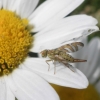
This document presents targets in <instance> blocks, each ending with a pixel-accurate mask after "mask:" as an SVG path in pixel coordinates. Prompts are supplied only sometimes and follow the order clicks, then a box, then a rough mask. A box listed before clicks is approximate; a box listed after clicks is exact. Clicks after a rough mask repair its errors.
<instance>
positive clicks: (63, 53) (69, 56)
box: [59, 52, 74, 62]
mask: <svg viewBox="0 0 100 100" xmlns="http://www.w3.org/2000/svg"><path fill="white" fill-rule="evenodd" d="M59 56H61V57H62V58H63V59H64V60H66V61H68V62H73V61H74V58H73V57H72V56H71V55H69V54H67V53H65V52H59Z"/></svg>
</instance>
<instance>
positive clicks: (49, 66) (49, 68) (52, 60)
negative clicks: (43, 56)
mask: <svg viewBox="0 0 100 100" xmlns="http://www.w3.org/2000/svg"><path fill="white" fill-rule="evenodd" d="M49 61H53V60H46V63H47V64H48V65H49V66H48V71H49V70H50V64H49V63H48V62H49Z"/></svg>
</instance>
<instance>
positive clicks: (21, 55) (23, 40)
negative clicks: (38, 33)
mask: <svg viewBox="0 0 100 100" xmlns="http://www.w3.org/2000/svg"><path fill="white" fill-rule="evenodd" d="M28 27H29V25H28V20H27V19H21V18H20V17H19V16H17V15H16V14H15V13H14V12H11V11H8V10H4V9H2V10H0V76H2V75H5V74H6V75H8V74H9V73H10V72H12V71H13V70H14V69H15V68H17V67H18V65H19V64H20V63H22V62H23V61H24V59H25V58H26V57H27V54H28V52H29V49H30V47H31V44H32V41H33V37H32V36H31V34H30V30H29V29H28Z"/></svg>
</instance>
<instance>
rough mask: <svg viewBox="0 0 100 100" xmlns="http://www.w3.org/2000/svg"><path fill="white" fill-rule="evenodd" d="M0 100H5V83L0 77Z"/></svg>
mask: <svg viewBox="0 0 100 100" xmlns="http://www.w3.org/2000/svg"><path fill="white" fill-rule="evenodd" d="M0 100H6V83H5V80H4V78H3V77H0Z"/></svg>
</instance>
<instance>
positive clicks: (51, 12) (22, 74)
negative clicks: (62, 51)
mask: <svg viewBox="0 0 100 100" xmlns="http://www.w3.org/2000/svg"><path fill="white" fill-rule="evenodd" d="M38 1H39V0H0V9H1V10H0V100H15V97H16V98H18V100H59V97H58V95H57V94H56V92H55V91H54V89H53V88H52V87H51V86H50V85H49V83H48V82H50V83H54V84H58V85H62V86H66V87H73V88H79V89H82V88H86V87H87V86H88V80H87V78H86V77H85V76H84V75H83V74H82V72H80V71H79V70H78V69H76V72H75V73H74V72H72V71H70V69H68V68H65V67H64V66H62V65H61V66H59V67H57V68H56V74H55V75H54V65H53V64H52V63H51V64H50V71H49V72H48V70H47V69H48V65H47V64H46V63H45V59H41V58H29V57H27V54H28V52H29V51H32V52H38V53H39V52H40V51H41V50H43V49H52V48H56V47H59V46H61V45H64V44H66V43H68V42H69V41H71V42H72V41H75V40H78V39H79V38H81V37H84V36H87V35H89V34H91V33H92V32H95V31H97V30H98V27H97V26H96V24H97V20H96V19H94V18H92V17H90V16H87V15H73V16H70V17H65V16H66V15H68V14H69V13H70V12H72V11H73V10H74V9H75V8H76V7H78V6H79V5H80V4H81V3H82V2H83V0H47V1H45V2H44V3H43V4H41V5H40V6H39V7H38V8H36V6H37V4H38ZM35 8H36V9H35ZM64 17H65V18H64ZM35 32H36V33H37V34H35V35H34V36H32V35H31V34H30V33H35Z"/></svg>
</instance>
